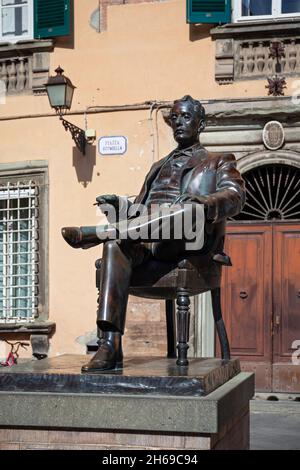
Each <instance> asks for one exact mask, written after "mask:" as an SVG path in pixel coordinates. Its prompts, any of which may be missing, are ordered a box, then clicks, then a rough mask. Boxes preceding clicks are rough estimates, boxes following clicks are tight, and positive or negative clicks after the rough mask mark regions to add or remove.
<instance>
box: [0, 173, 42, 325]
mask: <svg viewBox="0 0 300 470" xmlns="http://www.w3.org/2000/svg"><path fill="white" fill-rule="evenodd" d="M40 183H41V181H39V178H32V177H30V176H28V177H26V178H25V179H23V178H16V177H14V178H12V179H9V180H8V178H6V181H3V179H1V178H0V324H3V323H4V324H7V323H30V322H33V321H35V319H36V318H38V317H39V313H40V312H39V309H40V305H41V304H43V303H44V302H43V299H41V295H40V294H41V289H40V273H41V266H40V263H41V259H40V250H41V247H40V239H41V236H40V235H41V224H40ZM42 297H44V295H42Z"/></svg>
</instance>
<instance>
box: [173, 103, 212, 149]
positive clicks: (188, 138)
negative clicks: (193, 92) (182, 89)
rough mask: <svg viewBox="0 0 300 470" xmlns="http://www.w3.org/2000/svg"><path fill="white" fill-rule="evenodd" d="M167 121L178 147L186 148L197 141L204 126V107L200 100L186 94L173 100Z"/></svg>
mask: <svg viewBox="0 0 300 470" xmlns="http://www.w3.org/2000/svg"><path fill="white" fill-rule="evenodd" d="M169 122H170V125H171V127H172V129H173V134H174V139H175V140H176V142H177V143H178V144H179V147H181V148H187V147H189V146H191V145H193V144H195V143H197V142H198V141H199V135H200V133H201V132H202V131H203V129H204V128H205V109H204V108H203V106H202V104H201V103H200V101H198V100H194V99H193V98H192V97H191V96H189V95H186V96H184V97H183V98H181V99H180V100H176V101H174V104H173V107H172V109H171V112H170V115H169Z"/></svg>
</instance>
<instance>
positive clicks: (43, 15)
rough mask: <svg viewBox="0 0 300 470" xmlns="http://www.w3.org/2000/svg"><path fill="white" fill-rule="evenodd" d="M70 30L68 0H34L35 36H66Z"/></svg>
mask: <svg viewBox="0 0 300 470" xmlns="http://www.w3.org/2000/svg"><path fill="white" fill-rule="evenodd" d="M70 32H71V15H70V0H34V37H35V38H50V37H53V36H67V35H69V34H70Z"/></svg>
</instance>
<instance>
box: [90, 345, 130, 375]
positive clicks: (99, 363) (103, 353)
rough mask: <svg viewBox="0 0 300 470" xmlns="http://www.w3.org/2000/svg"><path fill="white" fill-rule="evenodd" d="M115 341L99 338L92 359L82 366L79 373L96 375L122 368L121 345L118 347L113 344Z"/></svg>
mask: <svg viewBox="0 0 300 470" xmlns="http://www.w3.org/2000/svg"><path fill="white" fill-rule="evenodd" d="M114 343H115V341H112V340H111V339H107V338H101V340H100V346H99V349H98V351H97V352H96V354H95V355H94V357H93V358H92V359H91V360H90V362H88V363H87V364H84V365H83V366H82V368H81V371H82V372H84V373H87V372H89V373H96V372H102V371H105V370H118V369H122V367H123V353H122V347H121V343H120V342H119V347H116V345H115V344H114Z"/></svg>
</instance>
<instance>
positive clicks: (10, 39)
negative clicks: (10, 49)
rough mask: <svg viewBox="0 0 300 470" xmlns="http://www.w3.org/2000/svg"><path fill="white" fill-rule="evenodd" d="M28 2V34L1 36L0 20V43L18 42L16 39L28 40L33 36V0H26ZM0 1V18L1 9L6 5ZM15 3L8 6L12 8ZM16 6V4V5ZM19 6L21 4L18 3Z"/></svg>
mask: <svg viewBox="0 0 300 470" xmlns="http://www.w3.org/2000/svg"><path fill="white" fill-rule="evenodd" d="M27 2H28V34H26V35H24V36H14V35H12V36H3V35H2V28H1V22H0V43H2V42H10V43H12V44H14V43H16V42H18V41H21V40H22V41H28V40H33V38H34V0H27ZM1 3H2V2H1V1H0V18H1V15H2V9H3V8H6V7H7V6H6V5H1ZM14 6H15V5H11V6H10V8H13V7H14ZM17 6H18V5H17ZM19 6H21V5H19Z"/></svg>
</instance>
